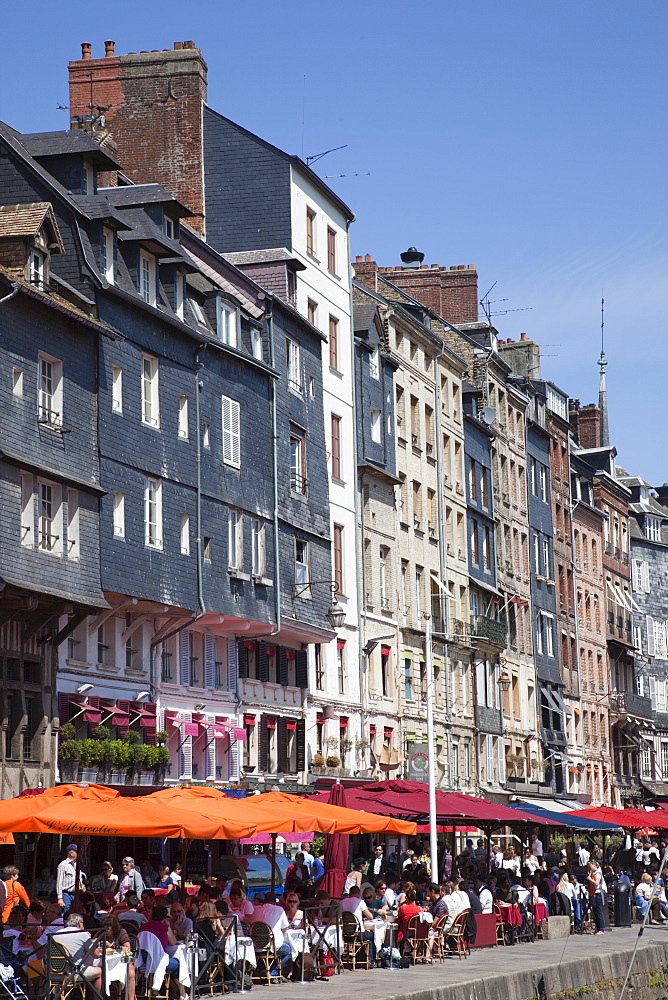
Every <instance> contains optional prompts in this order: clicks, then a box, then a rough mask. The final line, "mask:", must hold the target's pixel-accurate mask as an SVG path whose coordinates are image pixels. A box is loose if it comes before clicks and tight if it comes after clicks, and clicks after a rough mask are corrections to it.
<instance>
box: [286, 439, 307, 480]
mask: <svg viewBox="0 0 668 1000" xmlns="http://www.w3.org/2000/svg"><path fill="white" fill-rule="evenodd" d="M290 489H291V490H292V492H293V493H302V494H304V493H306V447H305V441H304V435H303V434H298V433H297V432H296V431H293V432H292V433H291V434H290Z"/></svg>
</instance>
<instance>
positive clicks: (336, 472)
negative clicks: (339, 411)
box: [332, 413, 342, 479]
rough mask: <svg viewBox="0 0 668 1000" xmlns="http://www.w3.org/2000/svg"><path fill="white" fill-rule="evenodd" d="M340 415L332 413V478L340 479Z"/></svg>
mask: <svg viewBox="0 0 668 1000" xmlns="http://www.w3.org/2000/svg"><path fill="white" fill-rule="evenodd" d="M341 478H342V476H341V417H337V416H336V414H334V413H333V414H332V479H341Z"/></svg>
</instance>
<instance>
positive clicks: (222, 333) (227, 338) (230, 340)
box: [217, 299, 238, 347]
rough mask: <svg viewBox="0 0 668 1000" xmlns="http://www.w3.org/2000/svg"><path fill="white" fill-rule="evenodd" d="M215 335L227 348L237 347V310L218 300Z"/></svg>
mask: <svg viewBox="0 0 668 1000" xmlns="http://www.w3.org/2000/svg"><path fill="white" fill-rule="evenodd" d="M217 311H218V316H217V335H218V339H219V340H220V341H221V343H223V344H227V346H228V347H236V346H237V329H238V314H237V310H236V309H235V308H234V307H233V306H230V305H228V304H227V303H226V302H223V300H222V299H218V310H217Z"/></svg>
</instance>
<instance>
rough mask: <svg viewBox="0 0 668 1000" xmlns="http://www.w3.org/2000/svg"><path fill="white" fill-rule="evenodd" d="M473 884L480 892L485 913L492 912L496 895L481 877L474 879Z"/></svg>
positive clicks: (479, 897) (479, 895)
mask: <svg viewBox="0 0 668 1000" xmlns="http://www.w3.org/2000/svg"><path fill="white" fill-rule="evenodd" d="M473 886H474V888H475V891H476V892H477V893H478V899H479V900H480V903H481V905H482V912H483V913H491V912H492V911H493V909H494V896H493V895H492V893H491V891H490V889H488V888H487V886H486V884H485V883H484V882H483V880H482V879H481V878H474V879H473Z"/></svg>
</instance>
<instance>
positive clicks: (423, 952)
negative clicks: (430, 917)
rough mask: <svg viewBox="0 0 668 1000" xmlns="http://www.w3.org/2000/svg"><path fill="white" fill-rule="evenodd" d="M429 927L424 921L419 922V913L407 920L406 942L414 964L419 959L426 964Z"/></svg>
mask: <svg viewBox="0 0 668 1000" xmlns="http://www.w3.org/2000/svg"><path fill="white" fill-rule="evenodd" d="M431 926H432V925H431V924H428V923H427V922H426V920H420V914H419V913H416V914H415V915H414V916H412V917H410V918H409V920H408V925H407V926H406V940H407V941H408V942H409V943H410V947H411V950H412V953H413V961H414V962H417V961H418V959H420V958H422V960H423V961H424V962H426V961H427V960H428V958H429V948H428V945H429V931H430V930H431Z"/></svg>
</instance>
